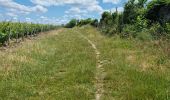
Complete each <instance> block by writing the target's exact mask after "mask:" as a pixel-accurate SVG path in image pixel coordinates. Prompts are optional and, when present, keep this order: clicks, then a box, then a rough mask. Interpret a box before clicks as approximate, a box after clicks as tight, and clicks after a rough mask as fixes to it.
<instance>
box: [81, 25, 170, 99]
mask: <svg viewBox="0 0 170 100" xmlns="http://www.w3.org/2000/svg"><path fill="white" fill-rule="evenodd" d="M81 30H82V31H84V34H85V35H86V36H87V37H88V38H90V40H92V41H94V42H95V43H96V45H97V47H98V48H99V50H100V52H101V56H102V60H104V61H105V62H106V63H104V66H103V67H104V68H105V73H106V76H105V84H104V87H105V93H104V95H103V99H105V100H114V99H115V100H119V99H121V100H122V99H123V100H126V99H127V100H168V99H170V69H169V65H170V59H169V58H168V57H167V54H166V53H165V52H164V51H163V50H161V49H159V47H156V46H154V44H153V43H154V42H149V43H145V42H143V41H138V40H135V39H121V38H119V37H118V36H115V37H108V36H103V35H101V34H100V33H99V32H97V31H96V30H95V29H93V28H92V27H89V26H86V27H85V28H82V29H81ZM165 46H166V45H165Z"/></svg>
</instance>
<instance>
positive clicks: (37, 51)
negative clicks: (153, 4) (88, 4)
mask: <svg viewBox="0 0 170 100" xmlns="http://www.w3.org/2000/svg"><path fill="white" fill-rule="evenodd" d="M77 32H79V33H80V34H83V35H84V36H86V37H87V38H88V39H90V40H91V41H93V43H94V44H95V45H96V47H97V49H98V50H99V51H100V53H101V55H100V56H101V58H100V60H102V61H103V67H104V70H105V72H103V73H104V74H105V75H106V76H105V78H104V94H103V95H102V99H103V100H114V99H115V100H169V99H170V69H169V65H170V59H169V56H167V54H166V52H164V51H163V50H162V49H160V48H159V47H158V46H155V44H154V41H152V42H148V41H147V42H145V41H138V40H135V39H121V38H119V37H118V36H114V37H108V36H105V35H102V34H101V33H99V32H98V31H97V30H96V29H94V28H92V27H89V26H85V27H82V28H74V29H64V31H62V32H60V33H59V34H54V33H55V32H53V33H49V34H48V35H45V36H42V37H40V38H39V39H37V40H34V41H28V42H25V43H24V44H23V45H21V46H19V47H17V48H15V49H9V50H7V51H0V59H1V60H0V80H1V81H0V98H1V99H49V100H52V99H59V100H89V99H90V100H92V99H94V98H95V91H96V89H95V74H96V57H95V56H96V55H95V52H94V50H93V48H92V47H91V46H90V44H89V43H88V42H87V41H86V40H85V39H83V38H82V37H81V36H80V34H79V33H77Z"/></svg>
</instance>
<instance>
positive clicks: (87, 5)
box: [31, 0, 103, 13]
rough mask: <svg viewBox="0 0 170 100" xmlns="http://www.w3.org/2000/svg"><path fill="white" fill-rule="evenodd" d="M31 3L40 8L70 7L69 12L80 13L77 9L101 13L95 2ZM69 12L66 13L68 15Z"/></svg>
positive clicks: (48, 0)
mask: <svg viewBox="0 0 170 100" xmlns="http://www.w3.org/2000/svg"><path fill="white" fill-rule="evenodd" d="M31 2H32V3H34V4H37V5H42V6H63V5H69V6H71V9H70V10H74V11H75V12H76V11H77V12H78V13H80V11H79V9H81V10H82V9H84V10H83V11H91V12H99V13H101V12H102V11H103V9H102V7H101V6H100V5H99V2H98V1H97V0H46V1H45V0H31ZM68 12H69V11H66V13H68Z"/></svg>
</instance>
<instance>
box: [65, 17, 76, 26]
mask: <svg viewBox="0 0 170 100" xmlns="http://www.w3.org/2000/svg"><path fill="white" fill-rule="evenodd" d="M76 24H77V20H76V19H72V20H70V22H69V23H67V24H66V26H65V27H66V28H73V27H75V26H76Z"/></svg>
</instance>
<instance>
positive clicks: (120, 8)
mask: <svg viewBox="0 0 170 100" xmlns="http://www.w3.org/2000/svg"><path fill="white" fill-rule="evenodd" d="M123 10H124V8H123V7H118V8H117V11H118V12H123ZM111 11H112V12H115V11H116V8H112V9H111Z"/></svg>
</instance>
